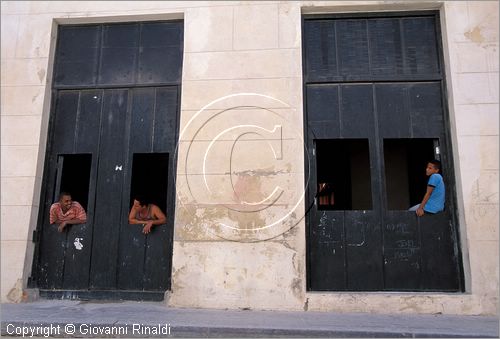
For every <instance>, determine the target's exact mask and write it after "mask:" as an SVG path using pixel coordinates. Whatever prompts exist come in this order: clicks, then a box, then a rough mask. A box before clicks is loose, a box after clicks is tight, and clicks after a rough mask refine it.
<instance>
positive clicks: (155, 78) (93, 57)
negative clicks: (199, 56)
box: [54, 21, 183, 88]
mask: <svg viewBox="0 0 500 339" xmlns="http://www.w3.org/2000/svg"><path fill="white" fill-rule="evenodd" d="M58 34H59V39H58V43H59V45H58V46H57V51H56V59H55V60H56V61H55V71H54V75H55V76H54V87H56V88H68V87H73V88H74V87H75V86H83V87H92V86H119V85H120V86H132V85H159V84H163V85H166V84H177V83H179V82H180V79H181V74H182V46H183V29H182V22H180V21H179V22H176V21H174V22H145V23H116V24H101V25H64V26H59V31H58Z"/></svg>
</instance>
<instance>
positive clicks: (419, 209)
mask: <svg viewBox="0 0 500 339" xmlns="http://www.w3.org/2000/svg"><path fill="white" fill-rule="evenodd" d="M415 213H417V215H418V216H419V217H421V216H423V215H424V214H425V212H424V209H423V208H422V207H419V208H417V210H416V211H415Z"/></svg>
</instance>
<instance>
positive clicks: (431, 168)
mask: <svg viewBox="0 0 500 339" xmlns="http://www.w3.org/2000/svg"><path fill="white" fill-rule="evenodd" d="M440 169H441V162H440V161H439V160H432V161H429V163H428V164H427V168H426V169H425V174H426V175H427V176H428V177H429V181H428V182H427V192H425V195H424V198H423V199H422V202H421V203H420V204H418V205H415V206H413V207H412V208H410V209H409V211H415V212H416V214H417V215H418V216H419V217H421V216H423V215H424V213H431V214H435V213H438V212H441V211H442V210H444V199H445V189H444V182H443V177H442V176H441V174H439V170H440Z"/></svg>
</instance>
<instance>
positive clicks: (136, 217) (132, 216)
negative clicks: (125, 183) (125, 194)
mask: <svg viewBox="0 0 500 339" xmlns="http://www.w3.org/2000/svg"><path fill="white" fill-rule="evenodd" d="M166 222H167V217H166V216H165V214H163V212H162V211H161V209H160V208H159V207H158V206H156V205H155V204H152V203H150V202H149V200H147V199H146V198H144V197H141V196H136V197H135V198H134V204H133V205H132V208H131V209H130V213H129V215H128V223H129V224H142V225H143V226H144V228H143V229H142V233H144V234H148V233H150V232H151V228H152V227H153V225H161V224H165V223H166Z"/></svg>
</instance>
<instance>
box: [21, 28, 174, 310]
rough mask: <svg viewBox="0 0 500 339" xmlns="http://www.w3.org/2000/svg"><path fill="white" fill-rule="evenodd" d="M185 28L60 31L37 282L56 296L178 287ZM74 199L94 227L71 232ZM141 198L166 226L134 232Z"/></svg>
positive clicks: (130, 294)
mask: <svg viewBox="0 0 500 339" xmlns="http://www.w3.org/2000/svg"><path fill="white" fill-rule="evenodd" d="M181 61H182V22H150V23H130V24H129V23H126V24H113V25H85V26H61V27H60V28H59V37H58V44H57V52H56V63H55V67H54V68H55V70H54V78H55V81H54V90H53V107H52V114H51V120H50V121H51V123H50V130H49V138H48V147H47V149H48V150H47V157H46V162H45V174H44V185H43V193H42V201H41V204H40V206H41V208H40V216H39V224H38V228H37V234H39V236H38V237H37V240H38V241H37V245H38V246H37V251H36V255H35V265H34V269H33V275H32V279H31V283H32V285H33V286H37V287H39V288H40V290H41V294H42V295H45V296H48V297H65V296H66V297H71V298H130V299H150V300H159V299H162V298H163V293H164V292H165V291H166V290H168V289H169V288H170V278H171V277H170V274H171V257H172V240H173V221H174V201H175V185H174V176H175V168H176V159H175V147H176V141H177V136H178V113H179V98H180V75H181V66H182V62H181ZM61 191H67V192H70V193H71V194H72V196H73V199H74V200H76V201H78V202H80V203H81V204H82V206H83V207H84V208H85V209H86V211H87V223H85V224H81V225H72V226H70V227H68V230H67V231H65V232H63V233H58V232H57V229H56V227H55V226H53V225H50V224H49V215H48V214H49V213H48V212H49V209H50V205H51V204H52V203H53V202H54V201H56V200H57V196H58V194H59V192H61ZM135 194H141V195H144V196H146V197H148V198H149V199H151V200H152V202H154V203H155V204H157V205H158V206H159V207H160V208H161V209H162V210H163V212H164V213H165V214H166V215H167V224H166V225H161V226H157V227H155V228H153V231H152V232H151V233H150V234H148V235H144V234H142V227H140V225H129V224H128V212H129V210H130V208H131V205H132V201H133V197H134V196H135Z"/></svg>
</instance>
